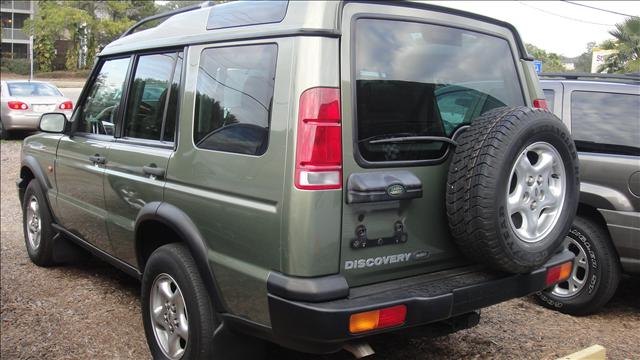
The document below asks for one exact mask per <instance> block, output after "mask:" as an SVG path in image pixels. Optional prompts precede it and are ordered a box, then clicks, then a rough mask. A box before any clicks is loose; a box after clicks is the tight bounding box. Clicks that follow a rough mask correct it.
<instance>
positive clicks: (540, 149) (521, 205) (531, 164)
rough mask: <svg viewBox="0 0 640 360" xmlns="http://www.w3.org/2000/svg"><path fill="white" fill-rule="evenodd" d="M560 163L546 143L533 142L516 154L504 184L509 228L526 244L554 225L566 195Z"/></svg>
mask: <svg viewBox="0 0 640 360" xmlns="http://www.w3.org/2000/svg"><path fill="white" fill-rule="evenodd" d="M566 188H567V182H566V172H565V168H564V162H563V161H562V157H561V156H560V154H559V153H558V151H557V150H556V149H555V148H554V147H553V146H552V145H551V144H549V143H546V142H536V143H533V144H531V145H529V146H527V147H526V148H525V149H524V150H523V151H522V152H521V153H520V155H519V156H518V158H517V159H516V161H515V163H514V164H513V167H512V168H511V174H510V176H509V182H508V183H507V206H506V207H507V215H508V217H509V224H510V225H511V229H512V230H513V232H514V233H515V234H516V235H517V236H518V238H519V239H520V240H522V241H524V242H526V243H537V242H539V241H540V240H542V239H544V238H545V236H547V235H548V234H549V233H550V232H551V231H552V230H553V229H554V228H555V226H556V224H557V223H558V219H559V218H560V214H561V213H562V208H563V205H564V198H565V194H566Z"/></svg>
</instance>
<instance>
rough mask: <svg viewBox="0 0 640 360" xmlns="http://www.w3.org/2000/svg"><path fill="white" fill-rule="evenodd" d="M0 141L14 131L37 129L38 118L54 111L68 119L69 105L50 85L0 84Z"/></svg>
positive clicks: (5, 82) (17, 82) (13, 82)
mask: <svg viewBox="0 0 640 360" xmlns="http://www.w3.org/2000/svg"><path fill="white" fill-rule="evenodd" d="M0 95H1V99H2V100H0V109H1V110H0V138H1V139H7V138H10V136H11V132H13V131H15V130H30V131H35V130H37V129H38V121H39V120H40V116H41V115H42V114H44V113H46V112H52V111H58V112H62V113H64V114H65V115H66V116H71V113H72V111H73V103H72V102H71V100H69V99H68V98H66V97H65V96H64V95H62V93H61V92H60V90H58V88H57V87H55V86H54V85H53V84H50V83H47V82H43V81H28V80H7V81H4V80H2V81H0Z"/></svg>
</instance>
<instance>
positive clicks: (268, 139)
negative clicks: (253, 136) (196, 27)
mask: <svg viewBox="0 0 640 360" xmlns="http://www.w3.org/2000/svg"><path fill="white" fill-rule="evenodd" d="M268 40H271V41H265V42H255V43H254V42H251V43H242V44H234V45H228V44H224V43H222V44H219V45H220V46H206V47H203V48H202V49H200V53H199V54H198V68H199V67H200V60H201V59H202V53H203V52H204V51H205V50H209V49H227V48H233V47H246V46H256V45H275V47H276V59H275V60H276V61H275V63H274V78H275V77H276V76H277V75H276V74H277V72H278V57H279V55H280V46H279V45H278V43H277V42H274V41H272V39H268ZM212 45H218V44H217V43H216V44H212ZM276 85H277V81H274V82H273V93H272V94H271V105H270V110H269V116H268V117H267V122H268V127H267V138H266V141H267V145H266V147H265V150H264V153H262V154H260V155H251V154H243V153H238V152H232V151H224V150H214V149H207V148H202V147H199V146H197V145H196V142H195V129H196V126H195V125H196V116H195V115H196V97H197V87H198V77H197V76H196V81H195V85H194V89H195V91H194V93H193V103H192V105H191V106H192V113H191V114H192V118H191V134H189V137H190V139H191V146H193V148H194V149H196V150H198V151H209V152H214V153H220V154H231V155H238V156H248V157H251V158H261V157H263V156H265V155H266V154H267V153H268V152H269V145H270V144H271V120H272V118H271V117H272V116H273V99H274V98H275V94H276Z"/></svg>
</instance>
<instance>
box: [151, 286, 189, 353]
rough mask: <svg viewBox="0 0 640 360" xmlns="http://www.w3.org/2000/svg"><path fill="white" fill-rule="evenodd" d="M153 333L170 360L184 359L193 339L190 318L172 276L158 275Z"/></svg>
mask: <svg viewBox="0 0 640 360" xmlns="http://www.w3.org/2000/svg"><path fill="white" fill-rule="evenodd" d="M149 301H150V305H151V306H149V311H151V322H152V324H151V325H152V327H153V334H154V335H155V338H156V342H157V343H158V345H160V349H162V352H163V353H164V355H165V356H166V357H168V358H169V359H180V358H182V355H184V352H185V350H186V348H187V342H188V340H189V317H188V315H187V307H186V304H185V302H184V297H183V296H182V291H181V290H180V287H179V286H178V283H177V282H176V281H175V280H174V279H173V278H172V277H171V276H169V275H168V274H165V273H162V274H159V275H158V276H156V278H155V280H154V281H153V285H152V287H151V294H150V296H149Z"/></svg>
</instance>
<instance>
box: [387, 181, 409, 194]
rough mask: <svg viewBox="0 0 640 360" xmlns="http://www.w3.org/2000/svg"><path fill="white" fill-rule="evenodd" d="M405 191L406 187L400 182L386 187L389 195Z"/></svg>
mask: <svg viewBox="0 0 640 360" xmlns="http://www.w3.org/2000/svg"><path fill="white" fill-rule="evenodd" d="M405 192H407V189H405V188H404V186H403V185H401V184H393V185H389V186H388V187H387V194H389V196H401V195H402V194H404V193H405Z"/></svg>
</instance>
